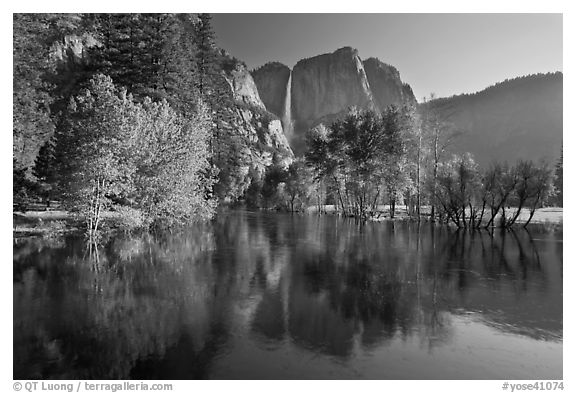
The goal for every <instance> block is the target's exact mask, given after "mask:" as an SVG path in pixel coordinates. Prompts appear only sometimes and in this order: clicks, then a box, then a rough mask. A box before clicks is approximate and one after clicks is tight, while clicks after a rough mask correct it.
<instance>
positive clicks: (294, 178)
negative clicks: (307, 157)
mask: <svg viewBox="0 0 576 393" xmlns="http://www.w3.org/2000/svg"><path fill="white" fill-rule="evenodd" d="M309 172H310V171H309V170H308V168H307V167H306V163H305V162H304V160H302V159H298V160H295V161H294V162H292V164H290V166H289V167H288V171H287V174H286V178H285V180H284V184H285V185H284V193H285V194H286V197H287V198H286V199H287V201H288V206H289V209H290V211H291V212H294V205H295V204H296V203H297V202H298V203H299V205H300V206H306V202H307V201H308V199H309V198H310V195H311V193H312V189H313V186H312V184H313V181H312V176H311V174H310V173H309Z"/></svg>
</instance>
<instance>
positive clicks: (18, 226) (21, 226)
mask: <svg viewBox="0 0 576 393" xmlns="http://www.w3.org/2000/svg"><path fill="white" fill-rule="evenodd" d="M514 210H515V209H513V208H512V209H508V211H507V214H508V213H512V212H513V211H514ZM429 211H430V208H429V207H426V206H423V207H422V208H421V219H422V221H429V220H430V217H429ZM294 213H296V214H328V215H340V213H339V210H338V211H337V210H336V209H335V206H334V205H323V206H322V211H321V212H318V206H309V207H308V208H306V209H305V210H304V211H298V212H294ZM377 215H378V216H377V217H370V218H368V220H367V221H370V222H387V221H388V222H390V221H394V222H401V221H416V220H417V218H416V217H414V216H409V215H408V214H407V210H406V206H404V205H400V206H397V207H396V213H395V217H394V218H390V212H389V209H388V207H387V205H380V206H378V211H377ZM528 216H529V211H528V210H527V209H523V211H522V212H521V213H520V216H519V217H518V220H517V221H516V223H515V224H514V226H519V225H523V224H524V223H525V222H526V218H527V217H528ZM12 217H13V219H12V234H13V238H23V237H34V236H41V237H51V236H59V235H65V234H70V233H73V232H79V231H81V227H80V226H79V225H78V221H77V219H76V218H75V217H74V216H73V215H72V214H70V213H69V212H67V211H64V210H47V211H38V210H31V211H27V212H25V213H22V212H13V214H12ZM498 217H499V216H498ZM106 218H110V216H108V217H106ZM352 218H353V217H352ZM495 222H497V219H496V220H495ZM532 224H535V225H550V226H560V227H562V225H563V208H562V207H546V208H541V209H537V210H536V212H535V214H534V217H533V218H532V220H531V221H530V224H529V225H532ZM447 225H450V224H447ZM493 227H496V228H497V227H498V226H493Z"/></svg>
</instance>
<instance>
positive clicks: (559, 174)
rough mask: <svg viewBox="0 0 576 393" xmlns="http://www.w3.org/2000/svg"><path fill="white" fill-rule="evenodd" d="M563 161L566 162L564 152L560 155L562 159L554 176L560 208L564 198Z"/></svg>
mask: <svg viewBox="0 0 576 393" xmlns="http://www.w3.org/2000/svg"><path fill="white" fill-rule="evenodd" d="M563 161H564V151H562V152H561V153H560V159H559V160H558V162H557V163H556V168H555V174H554V175H555V181H554V188H556V204H557V205H558V206H560V207H562V206H563V198H564V192H563V189H564V185H563Z"/></svg>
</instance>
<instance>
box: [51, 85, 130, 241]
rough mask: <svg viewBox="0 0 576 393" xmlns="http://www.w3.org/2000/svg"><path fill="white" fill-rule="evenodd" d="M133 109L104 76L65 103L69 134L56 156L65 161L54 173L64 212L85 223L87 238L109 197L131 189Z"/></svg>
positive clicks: (62, 139) (107, 207)
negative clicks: (70, 212)
mask: <svg viewBox="0 0 576 393" xmlns="http://www.w3.org/2000/svg"><path fill="white" fill-rule="evenodd" d="M137 109H138V108H136V107H135V106H134V104H133V102H132V101H131V98H130V97H127V96H126V92H125V91H122V92H119V91H118V90H117V88H116V87H115V86H114V85H113V83H112V80H111V79H110V78H109V77H107V76H103V75H98V76H96V77H95V78H94V79H93V80H92V81H91V85H90V89H89V90H85V91H84V92H82V93H81V94H80V95H78V96H77V97H75V98H74V99H73V100H71V102H70V111H69V113H70V118H69V120H68V128H67V130H66V131H65V132H62V133H61V134H59V135H58V137H59V139H58V146H59V149H61V151H60V152H59V153H60V154H62V155H64V156H65V157H66V160H65V161H63V162H60V163H59V168H58V169H59V176H60V179H59V186H60V193H61V197H62V199H63V202H64V204H65V206H66V207H67V208H68V209H69V210H70V211H73V212H77V213H79V214H80V216H81V217H83V218H84V219H85V220H86V224H87V231H88V233H90V234H94V233H96V232H97V231H98V229H99V227H100V224H101V219H102V215H103V212H104V211H106V210H110V207H111V205H112V202H113V200H112V197H113V196H122V195H126V194H128V193H129V192H131V191H132V189H133V182H132V175H133V173H134V171H135V168H134V165H133V162H132V153H133V150H132V149H131V147H132V140H133V139H134V137H135V132H134V131H135V130H134V124H138V123H137V121H138V120H139V119H138V118H137V117H138V116H137V115H138V113H137Z"/></svg>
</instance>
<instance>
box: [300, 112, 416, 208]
mask: <svg viewBox="0 0 576 393" xmlns="http://www.w3.org/2000/svg"><path fill="white" fill-rule="evenodd" d="M406 113H407V111H406V109H405V108H397V107H395V106H391V107H390V108H388V109H387V110H386V111H385V112H384V113H382V114H377V113H375V112H374V111H370V110H367V111H358V110H355V109H352V110H351V111H350V112H349V113H348V115H347V116H345V117H344V118H343V119H342V120H337V121H336V122H334V123H332V125H331V126H330V128H325V127H324V126H320V127H317V128H316V129H314V130H312V131H311V132H310V133H309V134H308V137H307V139H308V151H307V153H306V159H307V162H308V163H309V164H310V165H311V166H312V167H313V168H314V170H315V173H316V178H317V179H318V180H320V179H323V180H325V181H327V182H328V183H329V185H330V186H331V187H333V188H334V189H335V190H336V193H337V199H338V201H339V203H340V206H341V208H342V211H343V212H344V213H345V214H348V215H356V216H359V217H366V216H367V214H368V213H369V212H370V213H371V214H373V212H374V211H375V208H376V205H377V202H378V198H379V197H380V196H381V194H384V192H386V194H387V195H388V198H389V200H390V202H391V205H392V215H393V211H394V208H393V206H394V204H395V202H396V200H397V198H398V197H399V196H401V195H402V194H403V192H404V191H405V190H406V189H407V188H408V187H410V183H411V181H410V178H409V176H408V175H409V173H408V171H406V170H405V169H406V166H407V160H406V159H407V155H406V140H407V136H406V135H407V130H408V128H409V127H410V124H409V123H408V122H407V121H406Z"/></svg>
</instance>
